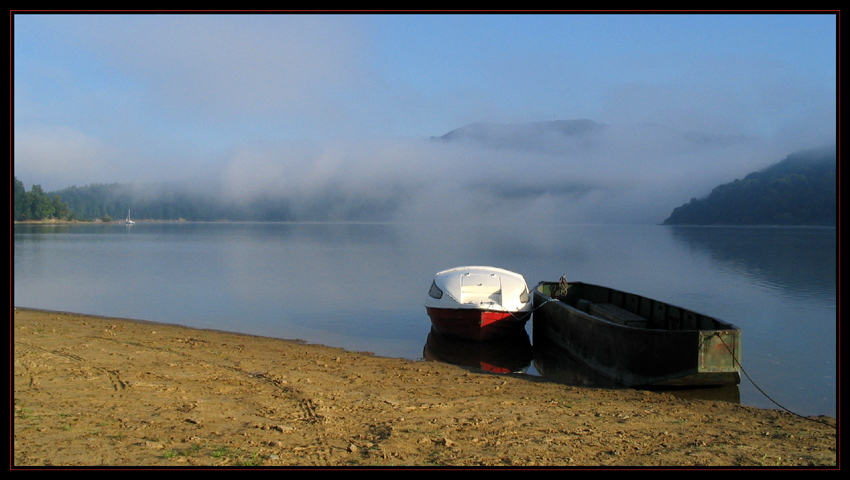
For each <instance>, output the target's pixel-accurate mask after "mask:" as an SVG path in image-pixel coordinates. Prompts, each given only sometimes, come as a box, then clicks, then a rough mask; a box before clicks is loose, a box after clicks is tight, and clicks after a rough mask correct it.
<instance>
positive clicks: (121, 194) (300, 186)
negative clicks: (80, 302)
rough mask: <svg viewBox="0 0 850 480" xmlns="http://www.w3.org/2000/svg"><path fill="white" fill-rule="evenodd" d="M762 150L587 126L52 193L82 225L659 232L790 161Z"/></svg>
mask: <svg viewBox="0 0 850 480" xmlns="http://www.w3.org/2000/svg"><path fill="white" fill-rule="evenodd" d="M784 148H785V147H783V146H782V145H777V143H776V142H772V141H767V140H764V139H757V138H749V137H745V136H742V135H728V134H716V133H711V132H695V131H679V130H676V129H673V128H669V127H665V126H660V125H652V124H634V125H620V124H617V125H614V124H604V123H599V122H595V121H592V120H588V119H577V120H554V121H544V122H533V123H521V124H498V123H486V122H481V123H475V124H471V125H467V126H464V127H460V128H457V129H454V130H451V131H449V132H446V133H445V134H442V135H439V136H432V137H428V138H414V139H394V140H384V141H378V142H370V141H366V140H364V141H363V142H360V143H358V142H339V143H336V144H332V145H329V144H325V145H316V146H307V147H305V146H304V145H296V146H293V145H292V144H284V143H281V144H267V145H263V146H261V147H254V148H252V149H250V150H247V149H246V150H241V151H235V152H234V153H233V154H232V155H231V156H230V157H229V158H226V159H222V161H220V162H219V163H218V164H216V165H215V166H212V165H211V166H210V168H207V169H204V171H203V177H201V176H199V177H198V178H197V179H192V180H182V181H166V180H167V179H163V182H159V183H155V184H154V183H137V184H109V185H107V184H95V185H89V186H84V187H76V186H74V187H69V188H66V189H63V190H60V191H56V192H53V194H58V195H60V196H61V197H62V199H63V200H64V201H66V202H68V204H69V206H70V208H71V209H72V210H74V211H76V212H77V213H78V217H79V218H99V217H101V216H104V215H108V216H111V217H113V218H123V217H124V216H125V215H126V212H127V210H128V209H132V211H133V217H134V218H136V219H163V220H175V219H185V220H204V221H212V220H251V221H341V220H347V221H405V222H410V221H414V222H446V221H448V222H463V223H482V222H483V223H488V222H490V223H492V222H498V223H513V224H522V223H528V222H559V223H642V224H658V223H661V222H662V221H663V219H664V218H665V216H667V215H668V214H669V212H670V211H672V210H673V209H674V208H676V206H677V205H681V202H682V201H683V199H687V198H691V197H693V196H694V195H696V194H699V192H705V191H710V190H711V189H712V188H714V187H716V186H717V185H720V184H723V183H726V182H729V181H731V180H732V179H734V178H741V177H743V176H744V175H747V174H748V173H750V172H754V171H760V170H762V169H764V168H766V167H767V166H769V165H770V164H771V163H773V162H775V160H772V159H776V158H782V157H783V156H786V155H788V154H789V152H788V151H783V149H784Z"/></svg>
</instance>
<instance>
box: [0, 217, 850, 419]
mask: <svg viewBox="0 0 850 480" xmlns="http://www.w3.org/2000/svg"><path fill="white" fill-rule="evenodd" d="M473 264H474V265H492V266H498V267H502V268H507V269H509V270H513V271H516V272H519V273H521V274H523V275H524V276H525V278H526V280H527V281H528V283H529V287H533V286H534V285H536V284H537V282H539V281H543V280H557V279H558V278H559V277H560V276H561V275H566V276H567V278H568V279H569V280H571V281H584V282H587V283H597V284H602V285H606V286H610V287H614V288H618V289H621V290H626V291H630V292H634V293H638V294H641V295H645V296H648V297H653V298H657V299H659V300H664V301H667V302H669V303H672V304H675V305H678V306H681V307H685V308H689V309H692V310H696V311H698V312H701V313H704V314H707V315H711V316H715V317H718V318H722V319H724V320H727V321H729V322H731V323H734V324H736V325H738V326H739V327H741V328H742V329H743V357H742V359H741V362H742V364H743V367H744V370H745V373H746V375H748V377H749V378H747V377H744V378H742V381H741V385H740V386H739V387H738V388H737V389H735V391H734V392H733V393H732V397H733V398H732V400H733V401H738V402H740V403H742V404H745V405H752V406H757V407H763V408H779V406H777V403H778V404H779V405H780V406H781V407H784V408H787V409H788V410H791V411H793V412H795V413H799V414H802V415H821V414H825V415H832V416H835V415H836V372H837V368H836V359H837V357H836V345H837V320H836V311H837V309H836V298H837V295H836V275H837V272H836V229H834V228H779V227H776V228H767V227H765V228H749V227H668V226H657V225H642V226H635V225H621V226H611V225H526V226H522V227H521V228H520V227H518V226H507V225H465V224H427V225H421V224H384V223H139V224H136V225H132V226H126V225H121V224H115V225H104V224H90V225H73V226H32V225H15V227H14V305H15V306H18V307H30V308H40V309H48V310H60V311H69V312H77V313H88V314H96V315H105V316H113V317H124V318H134V319H144V320H150V321H156V322H163V323H175V324H181V325H187V326H191V327H200V328H212V329H220V330H227V331H234V332H242V333H249V334H257V335H264V336H271V337H280V338H288V339H296V338H297V339H302V340H305V341H308V342H310V343H320V344H325V345H331V346H337V347H342V348H345V349H349V350H356V351H369V352H374V353H375V354H377V355H381V356H389V357H402V358H410V359H421V358H423V357H425V356H427V357H428V358H432V357H437V359H441V358H439V357H441V356H442V357H444V358H442V359H444V360H446V361H450V362H451V363H464V361H463V360H456V359H454V357H453V356H452V354H451V353H447V351H448V350H450V349H451V347H452V346H451V345H446V344H445V343H444V342H440V341H439V340H440V339H434V338H429V331H430V322H429V319H428V317H427V315H426V314H425V308H424V307H423V305H422V304H423V300H424V297H425V295H426V294H427V291H428V287H429V286H430V283H431V279H432V278H433V275H434V274H435V273H436V272H437V271H439V270H443V269H445V268H449V267H454V266H459V265H473ZM532 329H533V321H532V322H529V326H528V331H529V332H531V331H532ZM529 335H530V338H531V334H530V333H529ZM426 343H427V344H428V345H427V348H426ZM447 349H448V350H447ZM461 350H462V352H461V353H465V354H467V356H469V355H471V356H473V357H474V356H476V355H486V354H485V353H481V352H478V351H477V350H476V349H474V348H469V347H468V346H467V348H463V346H461ZM508 350H510V351H513V352H525V353H528V352H531V353H528V357H527V358H520V359H519V361H520V363H526V364H527V368H526V370H527V372H528V373H529V374H535V375H539V374H541V372H542V373H544V374H546V375H545V376H549V375H548V373H547V372H548V371H549V370H551V368H550V367H549V366H548V365H547V367H546V368H538V367H540V366H541V365H543V363H542V362H543V356H542V355H540V354H539V352H534V350H533V349H532V348H531V347H530V346H529V345H528V344H525V345H519V346H516V347H510V348H508ZM525 353H524V354H525ZM524 354H523V355H524ZM532 356H535V358H536V360H535V361H534V362H532V361H531V360H532V359H531V357H532ZM476 361H477V360H476V359H473V363H474V362H476ZM547 361H549V360H547ZM756 386H757V387H758V388H756ZM759 389H761V390H762V391H763V392H764V393H762V392H760V391H759ZM765 394H767V395H769V397H770V398H767V397H766V396H765ZM771 399H772V400H773V401H771ZM774 402H776V403H774Z"/></svg>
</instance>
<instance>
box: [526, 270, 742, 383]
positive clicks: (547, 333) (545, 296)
mask: <svg viewBox="0 0 850 480" xmlns="http://www.w3.org/2000/svg"><path fill="white" fill-rule="evenodd" d="M533 302H534V308H535V310H534V316H533V320H532V321H533V337H534V344H535V345H537V344H538V341H540V342H543V341H547V342H550V343H553V344H555V345H557V346H558V347H559V348H562V349H563V350H565V351H566V353H568V354H570V355H572V356H573V357H574V358H576V359H578V360H581V361H582V362H584V363H585V364H586V365H587V366H588V367H590V368H591V369H593V370H594V371H596V372H599V373H600V374H602V375H604V376H605V377H607V378H609V379H611V380H613V381H614V382H616V383H617V384H620V385H624V386H631V387H637V386H663V387H678V386H709V385H737V384H738V383H740V381H741V375H740V361H741V330H740V329H739V328H738V327H736V326H735V325H732V324H731V323H727V322H724V321H721V320H718V319H716V318H712V317H709V316H706V315H702V314H699V313H696V312H693V311H690V310H686V309H684V308H680V307H676V306H674V305H670V304H668V303H664V302H661V301H658V300H653V299H650V298H646V297H642V296H640V295H635V294H631V293H626V292H622V291H619V290H615V289H613V288H608V287H602V286H598V285H591V284H588V283H582V282H576V283H570V284H569V285H567V284H566V282H565V281H563V279H562V281H561V282H541V283H539V284H538V285H537V286H536V287H535V288H534V291H533Z"/></svg>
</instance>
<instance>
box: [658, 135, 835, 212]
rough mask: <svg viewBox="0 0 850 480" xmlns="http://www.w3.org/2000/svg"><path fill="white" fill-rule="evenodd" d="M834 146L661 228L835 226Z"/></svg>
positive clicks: (799, 157) (741, 183)
mask: <svg viewBox="0 0 850 480" xmlns="http://www.w3.org/2000/svg"><path fill="white" fill-rule="evenodd" d="M836 204H837V164H836V148H835V146H831V147H825V148H820V149H816V150H808V151H803V152H798V153H795V154H792V155H789V156H788V157H787V158H786V159H785V160H783V161H781V162H779V163H777V164H775V165H773V166H770V167H768V168H766V169H764V170H762V171H759V172H754V173H751V174H749V175H747V176H746V177H744V178H743V179H738V180H735V181H734V182H731V183H727V184H724V185H720V186H718V187H716V188H714V190H712V191H711V193H710V194H709V195H708V196H707V197H705V198H702V199H696V198H692V199H691V201H690V202H689V203H687V204H685V205H682V206H681V207H678V208H676V209H674V210H673V213H672V214H671V215H670V217H668V218H667V219H666V220H665V221H664V224H665V225H835V224H836V217H837V208H836Z"/></svg>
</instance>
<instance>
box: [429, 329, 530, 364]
mask: <svg viewBox="0 0 850 480" xmlns="http://www.w3.org/2000/svg"><path fill="white" fill-rule="evenodd" d="M422 356H423V357H425V359H427V360H431V361H436V362H442V363H449V364H452V365H458V366H461V367H472V368H480V369H481V370H484V371H487V372H493V373H526V372H527V370H528V367H530V366H531V361H532V359H533V358H534V351H533V350H532V348H531V340H530V339H529V337H528V334H527V333H525V331H521V332H519V333H517V334H516V335H512V336H509V337H504V338H498V339H494V340H489V341H484V342H478V341H471V340H463V339H460V338H456V337H449V336H446V335H443V334H441V333H439V332H437V331H436V330H434V329H433V328H432V329H431V332H430V333H429V334H428V339H427V340H426V341H425V348H424V349H423V352H422Z"/></svg>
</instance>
